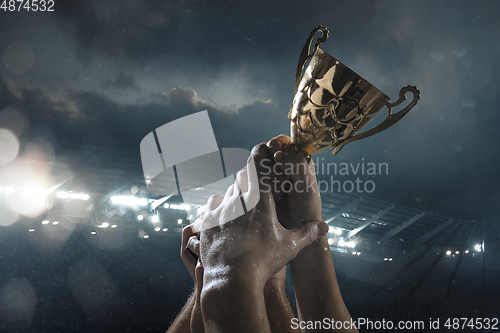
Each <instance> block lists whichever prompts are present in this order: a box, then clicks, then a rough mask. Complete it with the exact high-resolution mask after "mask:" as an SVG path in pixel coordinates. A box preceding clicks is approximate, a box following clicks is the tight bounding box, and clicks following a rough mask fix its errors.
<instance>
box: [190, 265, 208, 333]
mask: <svg viewBox="0 0 500 333" xmlns="http://www.w3.org/2000/svg"><path fill="white" fill-rule="evenodd" d="M195 272H196V273H195V286H196V289H195V295H194V300H195V304H194V306H193V310H192V312H191V320H190V329H191V332H192V333H204V332H205V327H204V324H203V314H202V311H201V292H202V290H203V266H201V263H200V262H198V265H196V270H195Z"/></svg>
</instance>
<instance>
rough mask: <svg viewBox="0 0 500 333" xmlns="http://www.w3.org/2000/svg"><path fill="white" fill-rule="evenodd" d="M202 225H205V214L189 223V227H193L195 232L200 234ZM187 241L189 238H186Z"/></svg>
mask: <svg viewBox="0 0 500 333" xmlns="http://www.w3.org/2000/svg"><path fill="white" fill-rule="evenodd" d="M202 225H203V216H200V217H198V218H197V219H196V220H195V221H194V222H193V223H191V224H190V225H188V227H191V230H192V231H193V233H194V234H199V233H200V231H201V229H202ZM186 228H187V227H186ZM189 237H190V236H189ZM189 237H187V239H189ZM186 243H187V240H186Z"/></svg>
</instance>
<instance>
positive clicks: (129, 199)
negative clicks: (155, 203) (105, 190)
mask: <svg viewBox="0 0 500 333" xmlns="http://www.w3.org/2000/svg"><path fill="white" fill-rule="evenodd" d="M111 202H112V203H113V204H115V205H125V206H147V205H148V199H146V198H138V197H136V196H133V195H114V196H112V197H111Z"/></svg>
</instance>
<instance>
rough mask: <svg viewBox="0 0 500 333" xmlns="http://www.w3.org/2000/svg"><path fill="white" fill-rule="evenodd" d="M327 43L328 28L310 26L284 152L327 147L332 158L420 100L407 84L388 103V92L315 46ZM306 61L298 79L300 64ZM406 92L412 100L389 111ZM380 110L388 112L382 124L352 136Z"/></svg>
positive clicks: (310, 151)
mask: <svg viewBox="0 0 500 333" xmlns="http://www.w3.org/2000/svg"><path fill="white" fill-rule="evenodd" d="M319 31H321V32H322V33H323V36H322V37H321V38H318V39H317V40H316V43H315V46H314V51H313V53H312V54H310V53H309V50H310V48H311V43H312V40H313V38H314V35H315V34H316V33H317V32H319ZM327 39H328V29H327V28H326V27H324V26H318V27H316V28H314V29H313V31H312V32H311V34H310V35H309V38H308V39H307V41H306V43H305V45H304V48H303V49H302V53H301V55H300V58H299V63H298V65H297V72H296V76H295V97H294V100H293V106H292V108H291V110H290V112H289V114H288V118H290V119H291V124H290V130H291V139H292V144H291V146H290V147H289V149H288V152H289V153H293V154H299V155H303V156H305V157H306V158H307V159H310V158H311V155H313V154H316V153H319V152H322V151H325V150H329V149H331V148H333V150H332V153H333V154H334V155H335V154H337V153H338V152H339V151H340V150H341V149H342V148H343V147H344V146H345V145H346V144H348V143H350V142H353V141H357V140H360V139H364V138H366V137H369V136H372V135H374V134H376V133H379V132H381V131H383V130H385V129H387V128H389V127H390V126H392V125H394V124H395V123H396V122H398V121H399V120H400V119H401V118H402V117H403V116H404V115H406V114H407V113H408V112H409V111H410V110H411V109H412V108H413V107H414V106H415V105H416V104H417V102H418V100H419V99H420V92H419V91H418V90H417V88H416V87H414V86H407V87H404V88H402V89H401V91H400V92H399V99H398V100H397V101H396V102H395V103H389V101H390V98H389V97H388V96H387V95H386V94H384V93H383V92H382V91H380V90H379V89H377V88H376V87H375V86H374V85H372V84H371V83H369V82H368V81H367V80H365V79H363V78H362V77H361V76H360V75H358V74H356V73H355V72H354V71H353V70H351V69H350V68H349V67H347V66H346V65H344V64H342V63H341V62H340V61H338V60H337V59H335V58H334V57H332V56H331V55H329V54H328V53H326V52H324V51H323V50H321V49H320V48H319V44H321V43H323V42H325V41H326V40H327ZM309 59H310V62H309V65H308V67H307V69H306V70H305V72H304V75H303V76H302V72H303V68H304V65H305V63H306V62H307V60H309ZM408 92H411V93H412V94H413V100H412V101H411V102H410V103H409V104H408V105H407V106H406V107H405V108H404V109H403V110H401V111H399V112H397V113H392V108H393V107H395V106H397V105H399V104H401V103H402V102H403V101H405V100H406V93H408ZM384 107H386V108H387V110H388V113H387V116H386V118H385V120H384V121H383V122H382V123H381V124H379V125H378V126H376V127H374V128H372V129H370V130H367V131H365V132H362V133H359V134H356V133H357V132H359V131H360V130H361V129H363V128H364V127H365V126H366V125H367V124H368V123H369V122H370V121H371V120H372V119H373V118H375V116H376V115H377V114H378V113H379V112H380V111H381V110H382V109H383V108H384Z"/></svg>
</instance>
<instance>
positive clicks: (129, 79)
mask: <svg viewBox="0 0 500 333" xmlns="http://www.w3.org/2000/svg"><path fill="white" fill-rule="evenodd" d="M104 87H110V88H116V89H135V90H140V88H139V87H138V86H137V83H136V82H135V78H134V77H133V76H132V75H129V74H125V73H122V72H120V73H118V74H117V75H116V77H115V78H114V79H109V80H106V81H105V82H104Z"/></svg>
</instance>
